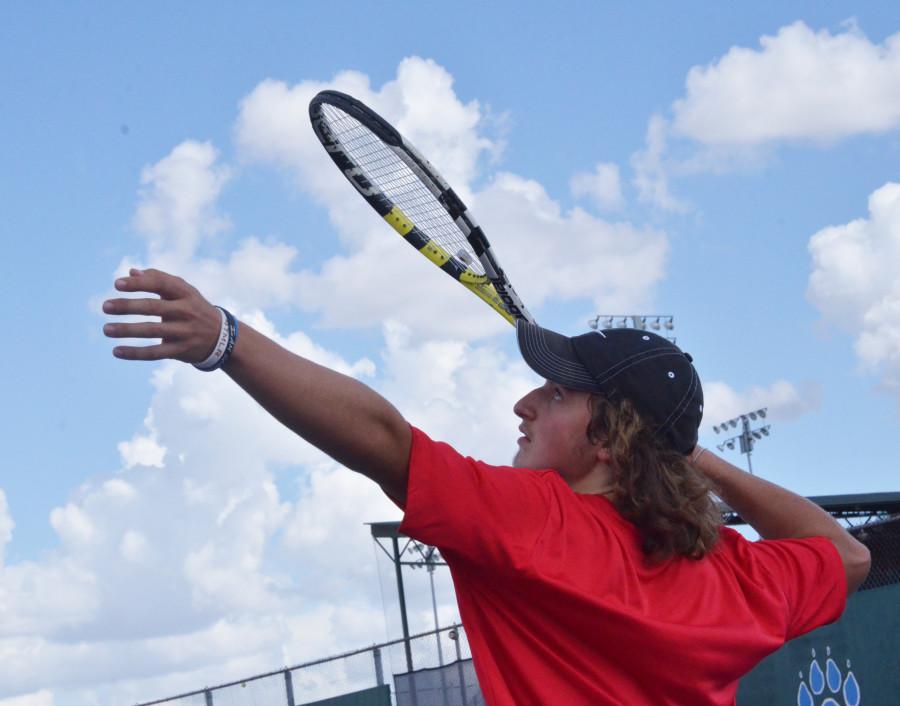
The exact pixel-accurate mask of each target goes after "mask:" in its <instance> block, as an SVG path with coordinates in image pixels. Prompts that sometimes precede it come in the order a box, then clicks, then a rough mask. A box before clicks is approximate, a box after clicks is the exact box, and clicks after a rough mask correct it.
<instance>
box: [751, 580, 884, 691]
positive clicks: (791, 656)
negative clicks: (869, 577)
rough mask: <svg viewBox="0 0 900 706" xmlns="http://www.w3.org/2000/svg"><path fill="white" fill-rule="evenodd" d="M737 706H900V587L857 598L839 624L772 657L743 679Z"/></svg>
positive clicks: (790, 643) (875, 590) (799, 641)
mask: <svg viewBox="0 0 900 706" xmlns="http://www.w3.org/2000/svg"><path fill="white" fill-rule="evenodd" d="M829 699H831V700H830V701H829ZM737 704H738V706H777V705H779V704H785V705H788V704H790V705H791V706H793V705H794V704H796V705H797V706H823V705H826V704H827V705H828V706H859V704H865V705H866V706H870V705H871V706H881V705H884V706H889V705H890V704H900V584H894V585H892V586H884V587H882V588H876V589H872V590H869V591H861V592H859V593H856V594H854V595H853V596H851V597H850V600H849V601H848V602H847V609H846V610H845V611H844V615H843V616H842V617H841V619H840V620H839V621H837V622H836V623H834V624H832V625H826V626H825V627H823V628H819V629H818V630H814V631H813V632H811V633H808V634H806V635H803V636H802V637H798V638H797V639H796V640H792V641H791V642H789V643H787V644H786V645H785V646H784V647H782V648H781V649H780V650H778V652H775V653H774V654H772V655H769V657H767V658H766V659H765V660H763V661H762V662H760V664H759V665H757V667H756V669H754V670H753V671H752V672H750V674H748V675H747V676H746V677H745V678H744V679H743V680H742V681H741V686H740V688H739V689H738V697H737Z"/></svg>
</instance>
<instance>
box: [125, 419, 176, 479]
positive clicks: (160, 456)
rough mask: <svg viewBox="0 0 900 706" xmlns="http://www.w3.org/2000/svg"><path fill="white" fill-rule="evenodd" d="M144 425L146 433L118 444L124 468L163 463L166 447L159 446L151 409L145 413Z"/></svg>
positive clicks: (161, 464)
mask: <svg viewBox="0 0 900 706" xmlns="http://www.w3.org/2000/svg"><path fill="white" fill-rule="evenodd" d="M144 427H145V428H146V429H147V433H146V434H135V435H134V436H133V437H132V438H131V441H122V442H119V444H118V449H119V455H120V456H121V457H122V462H123V463H124V464H125V468H126V469H127V468H133V467H134V466H153V467H155V468H162V467H163V466H164V465H165V463H164V460H165V457H166V447H165V446H161V445H160V444H159V441H158V439H157V434H156V427H155V426H154V425H153V410H150V412H148V413H147V417H146V418H145V419H144ZM120 489H121V488H120Z"/></svg>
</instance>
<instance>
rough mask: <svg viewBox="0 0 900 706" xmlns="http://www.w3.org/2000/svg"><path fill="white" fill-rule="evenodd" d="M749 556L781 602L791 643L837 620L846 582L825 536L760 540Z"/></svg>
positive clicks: (844, 599) (840, 610)
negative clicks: (773, 585)
mask: <svg viewBox="0 0 900 706" xmlns="http://www.w3.org/2000/svg"><path fill="white" fill-rule="evenodd" d="M751 547H752V549H751V554H752V556H753V557H754V560H755V561H756V562H758V563H759V564H760V565H761V566H762V567H763V568H764V570H765V571H766V572H767V573H768V574H769V575H770V576H771V578H772V579H773V581H774V583H775V585H776V586H777V588H778V589H780V590H781V593H782V594H783V596H784V600H785V611H786V614H785V619H786V634H785V640H791V639H793V638H795V637H797V636H798V635H802V634H804V633H806V632H809V631H810V630H814V629H815V628H817V627H820V626H822V625H826V624H828V623H832V622H834V621H835V620H837V619H838V618H839V617H841V614H842V613H843V612H844V606H845V604H846V602H847V579H846V576H845V574H844V565H843V562H842V561H841V557H840V554H838V551H837V548H836V547H835V546H834V544H832V542H831V540H829V539H828V538H826V537H806V538H803V539H775V540H761V541H758V542H753V543H752V544H751Z"/></svg>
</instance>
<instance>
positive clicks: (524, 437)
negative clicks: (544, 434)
mask: <svg viewBox="0 0 900 706" xmlns="http://www.w3.org/2000/svg"><path fill="white" fill-rule="evenodd" d="M519 432H520V433H521V434H522V436H521V437H520V438H519V440H518V441H517V442H516V443H518V444H519V445H520V446H521V445H522V444H525V443H529V442H530V441H531V437H530V436H529V435H528V432H527V431H525V427H524V426H520V427H519Z"/></svg>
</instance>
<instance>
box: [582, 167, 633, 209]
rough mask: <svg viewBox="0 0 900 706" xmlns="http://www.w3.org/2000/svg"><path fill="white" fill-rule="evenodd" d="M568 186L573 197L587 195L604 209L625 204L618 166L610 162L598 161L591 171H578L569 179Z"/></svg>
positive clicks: (617, 207) (616, 207)
mask: <svg viewBox="0 0 900 706" xmlns="http://www.w3.org/2000/svg"><path fill="white" fill-rule="evenodd" d="M569 188H570V189H571V191H572V195H573V196H574V197H575V198H582V197H588V198H590V199H591V200H592V201H593V202H594V203H595V204H597V206H598V207H600V208H601V209H604V210H610V211H612V210H616V209H619V208H622V206H624V205H625V197H624V196H622V181H621V179H620V177H619V167H618V165H616V164H612V163H610V162H600V163H598V164H597V166H596V167H595V168H594V171H593V172H579V173H578V174H575V175H574V176H573V177H572V178H571V179H570V180H569Z"/></svg>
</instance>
